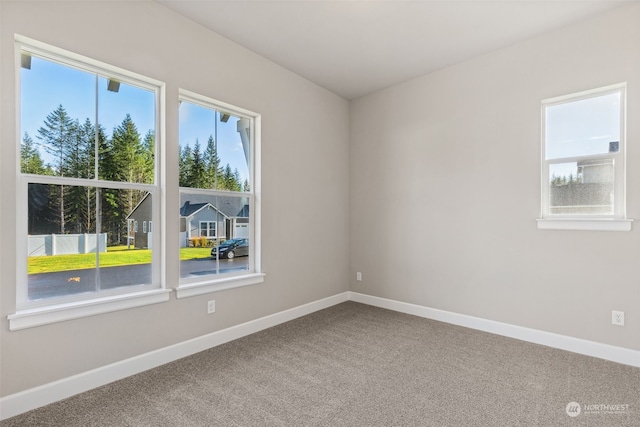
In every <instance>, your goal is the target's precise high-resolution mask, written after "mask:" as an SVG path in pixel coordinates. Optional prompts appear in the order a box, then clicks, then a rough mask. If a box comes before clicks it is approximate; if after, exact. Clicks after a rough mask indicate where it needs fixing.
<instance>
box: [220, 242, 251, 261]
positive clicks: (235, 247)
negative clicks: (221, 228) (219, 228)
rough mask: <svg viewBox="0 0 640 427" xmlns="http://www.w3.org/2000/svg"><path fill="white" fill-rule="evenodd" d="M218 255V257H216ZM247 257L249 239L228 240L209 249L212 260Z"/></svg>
mask: <svg viewBox="0 0 640 427" xmlns="http://www.w3.org/2000/svg"><path fill="white" fill-rule="evenodd" d="M218 254H219V255H220V256H219V257H218ZM248 255H249V239H229V240H225V241H224V242H222V243H220V244H219V245H218V246H214V247H213V248H211V256H212V257H213V258H227V259H233V258H235V257H237V256H248Z"/></svg>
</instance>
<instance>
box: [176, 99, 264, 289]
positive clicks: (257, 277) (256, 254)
mask: <svg viewBox="0 0 640 427" xmlns="http://www.w3.org/2000/svg"><path fill="white" fill-rule="evenodd" d="M179 99H180V101H183V100H184V101H186V102H191V103H194V104H197V105H200V106H202V107H205V108H214V109H217V110H222V111H226V112H228V113H231V114H233V115H236V116H239V117H245V118H248V119H251V120H250V121H251V135H252V138H253V141H252V142H253V147H252V152H251V153H252V155H251V157H250V159H249V161H250V170H252V171H253V173H252V174H251V182H250V183H249V185H250V187H251V189H252V194H253V196H250V195H249V194H247V197H250V198H251V201H252V204H251V216H250V218H249V227H250V228H252V229H253V234H252V236H251V237H250V238H251V239H252V242H253V243H252V244H251V245H250V247H249V257H250V259H251V262H252V263H253V270H252V271H249V272H246V273H240V274H238V273H231V274H221V275H217V276H216V275H210V276H207V277H206V278H204V279H203V278H193V279H180V283H179V284H178V286H177V287H176V288H175V291H176V298H178V299H179V298H186V297H191V296H196V295H203V294H208V293H213V292H219V291H222V290H227V289H233V288H238V287H243V286H250V285H255V284H259V283H262V282H264V280H265V277H266V274H265V273H263V272H262V256H261V247H262V245H261V240H262V226H261V214H262V205H261V201H262V191H261V176H262V175H261V156H262V151H261V146H262V145H261V142H262V141H261V132H260V129H261V124H262V118H261V115H260V114H258V113H254V112H253V111H249V110H245V109H243V108H239V107H236V106H234V105H231V104H228V103H226V102H222V101H218V100H216V99H213V98H209V97H207V96H204V95H200V94H198V93H195V92H191V91H188V90H185V89H180V90H179ZM189 191H194V192H203V193H205V194H208V193H210V191H211V190H202V189H197V188H190V189H189ZM217 192H218V193H222V194H224V193H225V192H224V191H217ZM233 194H238V195H240V194H239V193H233Z"/></svg>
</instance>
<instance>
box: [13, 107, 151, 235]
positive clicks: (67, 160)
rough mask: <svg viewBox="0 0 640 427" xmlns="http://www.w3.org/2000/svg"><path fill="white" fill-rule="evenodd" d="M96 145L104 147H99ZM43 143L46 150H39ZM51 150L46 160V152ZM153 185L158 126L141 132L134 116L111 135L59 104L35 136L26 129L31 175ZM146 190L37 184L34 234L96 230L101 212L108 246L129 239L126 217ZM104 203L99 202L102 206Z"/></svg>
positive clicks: (25, 158) (25, 155) (32, 196)
mask: <svg viewBox="0 0 640 427" xmlns="http://www.w3.org/2000/svg"><path fill="white" fill-rule="evenodd" d="M96 145H97V147H98V149H97V150H96ZM37 147H40V148H41V149H37ZM43 151H44V153H45V154H46V155H48V156H47V158H48V159H49V161H47V162H45V160H44V159H43V156H42V155H41V152H43ZM96 152H97V157H98V159H97V165H98V167H97V170H98V177H97V178H98V179H100V180H105V181H117V182H135V183H144V184H151V183H153V181H154V152H155V137H154V133H153V130H147V131H146V132H145V134H144V136H142V135H140V132H139V131H138V128H137V126H136V124H135V123H134V122H133V120H132V118H131V116H130V115H129V114H126V115H125V117H124V118H123V120H122V123H121V124H120V125H119V126H117V127H116V128H114V129H113V132H112V134H111V135H110V136H109V137H107V136H106V132H105V130H104V129H103V127H102V126H98V127H97V128H96V126H95V125H94V124H93V123H92V122H91V120H90V119H89V118H85V119H84V120H83V121H82V122H81V121H80V119H78V118H73V119H72V118H71V117H70V116H69V114H68V113H67V111H66V110H65V108H64V106H62V105H59V106H58V108H56V109H55V110H54V111H52V112H51V113H50V114H48V115H47V117H46V118H45V119H44V121H43V124H42V126H41V127H40V128H39V129H38V131H37V135H35V140H34V138H33V137H32V136H31V135H29V133H25V134H24V137H23V140H22V150H21V153H20V154H21V155H20V160H21V165H20V168H21V171H22V173H27V174H36V175H50V176H60V177H68V178H84V179H93V178H95V170H96ZM145 194H146V192H145V191H142V190H134V189H110V188H103V189H98V188H96V187H92V186H64V185H45V184H32V185H31V186H30V188H29V227H28V231H29V234H44V233H60V234H68V233H72V234H81V233H95V232H96V223H97V220H98V218H97V215H98V212H100V213H101V218H100V219H101V227H100V231H101V232H106V233H107V236H108V245H109V246H112V245H118V244H122V243H123V239H124V238H125V237H126V227H127V223H126V217H127V215H128V214H129V213H130V212H131V211H132V210H133V208H134V207H135V206H136V205H137V204H138V203H139V202H140V200H142V198H143V197H144V196H145ZM96 204H99V206H96Z"/></svg>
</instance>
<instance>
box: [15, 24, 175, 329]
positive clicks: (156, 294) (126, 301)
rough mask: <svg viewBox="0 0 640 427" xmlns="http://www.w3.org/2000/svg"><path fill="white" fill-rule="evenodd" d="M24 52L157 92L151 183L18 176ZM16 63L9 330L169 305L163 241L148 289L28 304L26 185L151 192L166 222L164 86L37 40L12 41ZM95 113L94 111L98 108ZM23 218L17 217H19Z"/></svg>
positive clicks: (156, 248)
mask: <svg viewBox="0 0 640 427" xmlns="http://www.w3.org/2000/svg"><path fill="white" fill-rule="evenodd" d="M23 52H27V53H30V54H32V55H33V56H36V57H38V58H42V59H44V60H47V61H52V62H55V63H58V64H61V65H63V66H67V67H71V68H75V69H78V70H81V71H85V72H89V73H92V74H96V75H98V76H102V77H104V76H108V77H109V78H114V79H118V80H119V81H122V82H123V83H127V84H131V85H134V86H136V87H141V88H144V89H146V90H150V91H153V92H154V93H155V100H156V102H155V106H154V114H155V123H156V129H155V153H154V155H155V170H154V183H153V184H142V183H128V182H115V181H113V182H112V181H103V180H99V179H98V177H97V176H94V177H93V178H86V179H85V178H69V177H54V176H45V175H33V174H25V173H22V170H21V167H20V155H21V142H22V129H21V120H22V118H21V114H20V112H21V103H22V85H21V56H22V53H23ZM14 53H15V63H14V69H15V73H16V78H15V84H16V88H15V93H16V112H17V114H16V132H15V134H16V140H15V146H16V162H15V164H16V196H15V197H16V209H17V212H18V215H17V218H18V220H17V224H16V230H17V233H16V249H17V252H18V254H23V255H19V256H18V257H17V262H16V267H17V269H16V312H15V313H13V314H10V315H9V316H7V318H8V319H9V328H10V330H12V331H13V330H19V329H24V328H29V327H34V326H39V325H44V324H49V323H54V322H59V321H64V320H70V319H75V318H80V317H85V316H91V315H95V314H100V313H107V312H112V311H116V310H122V309H128V308H132V307H138V306H143V305H148V304H156V303H160V302H165V301H168V300H169V295H170V292H171V291H170V290H168V289H166V288H165V283H166V280H165V273H164V270H165V269H164V267H163V265H164V256H165V252H166V248H165V241H164V240H163V239H162V236H158V237H159V238H158V239H154V242H153V251H152V257H153V258H152V264H151V269H152V280H151V283H150V284H146V285H140V286H131V287H122V288H119V289H117V290H113V291H106V290H103V291H100V292H99V293H91V294H79V295H71V296H66V297H60V298H51V299H43V300H38V301H29V300H28V294H27V292H28V273H27V257H28V251H27V239H26V236H27V235H28V226H27V219H26V216H25V215H24V212H27V209H28V186H29V184H31V183H38V184H40V183H42V184H53V185H60V184H63V185H71V186H74V185H76V186H90V187H95V188H111V189H142V190H144V191H148V192H149V193H151V197H152V215H153V219H154V220H156V221H161V222H163V220H164V210H163V208H164V205H165V202H164V199H162V196H161V195H162V194H164V191H162V189H163V187H164V186H165V179H164V172H163V171H164V167H165V160H164V159H165V142H164V135H165V104H164V103H165V92H166V88H165V84H164V83H163V82H160V81H158V80H155V79H152V78H149V77H146V76H143V75H140V74H137V73H135V72H131V71H128V70H124V69H121V68H119V67H116V66H113V65H110V64H107V63H104V62H101V61H97V60H94V59H91V58H88V57H85V56H83V55H79V54H76V53H73V52H69V51H67V50H64V49H61V48H58V47H55V46H51V45H48V44H45V43H42V42H39V41H37V40H33V39H30V38H27V37H24V36H21V35H16V36H15V40H14ZM96 108H97V107H96ZM21 212H22V213H23V214H20V213H21Z"/></svg>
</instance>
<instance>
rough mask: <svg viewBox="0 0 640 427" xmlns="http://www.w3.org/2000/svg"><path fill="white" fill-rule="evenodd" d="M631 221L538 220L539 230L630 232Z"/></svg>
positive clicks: (607, 219) (604, 219) (586, 219)
mask: <svg viewBox="0 0 640 427" xmlns="http://www.w3.org/2000/svg"><path fill="white" fill-rule="evenodd" d="M632 222H633V220H632V219H610V218H601V219H596V218H591V219H590V218H562V219H555V218H554V219H549V218H539V219H538V229H539V230H585V231H631V223H632Z"/></svg>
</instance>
